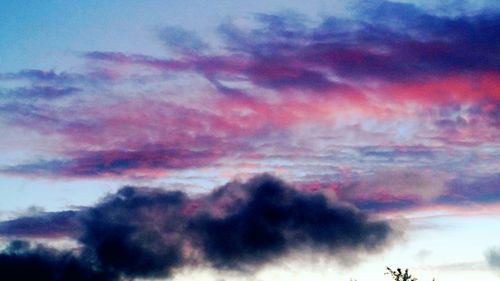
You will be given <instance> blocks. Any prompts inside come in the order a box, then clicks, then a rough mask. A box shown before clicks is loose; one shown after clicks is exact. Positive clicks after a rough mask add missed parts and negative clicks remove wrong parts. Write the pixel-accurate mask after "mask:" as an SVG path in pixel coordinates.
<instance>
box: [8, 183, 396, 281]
mask: <svg viewBox="0 0 500 281" xmlns="http://www.w3.org/2000/svg"><path fill="white" fill-rule="evenodd" d="M58 216H61V217H63V218H66V217H69V218H71V219H72V218H74V217H75V216H76V217H78V223H77V226H74V225H73V224H69V225H73V226H74V228H75V229H76V230H77V231H78V234H77V235H76V237H78V242H79V244H80V247H79V248H78V251H74V252H61V251H55V250H48V249H46V248H43V249H42V250H40V249H41V248H29V247H24V248H22V249H20V250H16V251H12V250H11V248H12V247H10V248H8V249H7V250H5V251H4V252H3V253H2V254H1V256H0V259H3V260H4V261H5V264H9V265H11V266H9V267H4V268H2V269H1V271H0V275H2V276H15V275H17V274H22V272H19V269H20V268H23V267H25V268H30V267H33V268H34V271H33V272H37V270H38V272H40V273H39V274H40V276H45V275H43V274H46V275H47V276H53V274H62V272H63V273H64V272H66V271H69V272H70V273H72V272H73V271H77V272H79V271H81V272H84V274H83V275H82V276H103V277H102V278H105V279H102V280H115V279H119V278H139V277H141V278H154V277H167V276H171V275H172V273H173V270H175V269H176V268H180V267H182V266H185V265H188V264H199V263H208V264H210V265H212V266H215V267H217V268H223V269H233V270H241V269H248V268H255V267H256V266H259V265H262V264H264V263H266V262H269V261H272V260H273V259H276V258H279V257H282V256H285V255H286V254H288V253H290V252H291V251H293V250H296V249H301V248H304V247H312V248H314V249H316V250H318V251H322V252H326V253H329V254H331V255H333V256H337V257H339V258H341V257H342V255H344V254H345V252H344V254H342V250H349V252H350V254H352V253H356V252H367V251H368V252H369V251H371V250H374V249H379V248H381V247H383V246H384V245H386V243H387V242H388V241H389V239H391V238H392V235H391V234H392V232H393V229H392V228H391V227H390V226H389V224H388V223H387V222H382V221H372V220H370V218H369V217H368V216H367V214H365V213H362V212H360V211H359V210H357V209H355V208H354V207H348V206H346V205H342V204H341V203H339V202H331V201H329V200H328V199H327V198H326V197H325V196H324V195H321V194H317V193H316V194H315V193H305V192H301V191H298V190H297V189H294V188H293V187H291V186H289V185H287V184H285V183H283V182H282V181H281V180H279V179H276V178H274V177H272V176H269V175H262V176H258V177H255V178H253V179H251V180H250V181H248V182H246V183H239V182H232V183H229V184H228V185H226V186H223V187H221V188H219V189H216V190H215V191H213V192H211V193H209V194H207V195H205V196H199V197H192V198H190V197H188V196H187V195H186V194H184V193H183V192H179V191H164V190H158V189H148V188H134V187H125V188H122V189H121V190H119V191H118V192H117V193H116V194H113V195H110V196H108V197H107V198H105V199H104V200H103V201H101V203H99V204H97V205H96V206H94V207H91V208H88V209H82V210H80V211H79V212H78V213H77V214H75V213H68V212H62V213H59V214H58V213H46V214H41V215H40V216H38V217H30V218H19V219H17V220H12V221H8V222H4V223H3V224H2V228H3V229H4V230H5V229H7V230H9V229H10V230H11V233H12V232H15V231H14V230H16V231H17V232H16V234H17V235H18V236H19V237H22V236H29V237H35V236H36V235H35V234H38V237H46V236H48V235H46V234H45V232H47V233H54V232H55V230H58V231H59V232H64V231H67V233H66V235H67V236H70V237H75V235H74V232H75V229H69V228H68V222H67V219H54V217H58ZM36 218H38V221H37V220H36ZM23 219H24V220H23ZM58 224H60V225H58ZM29 226H31V227H29ZM23 231H24V232H23ZM4 233H5V232H4ZM6 233H7V234H8V233H9V232H8V231H6ZM55 264H61V267H57V269H55V268H54V266H55ZM35 269H36V270H35ZM54 271H57V272H54ZM68 274H69V273H68ZM19 276H23V275H19ZM58 276H59V275H58ZM61 276H63V275H61ZM65 278H66V277H60V279H49V280H73V279H71V278H69V277H68V278H69V279H68V278H66V279H65ZM82 278H84V277H82ZM96 278H97V277H96ZM75 280H76V279H75ZM82 280H86V279H82ZM95 280H98V279H95Z"/></svg>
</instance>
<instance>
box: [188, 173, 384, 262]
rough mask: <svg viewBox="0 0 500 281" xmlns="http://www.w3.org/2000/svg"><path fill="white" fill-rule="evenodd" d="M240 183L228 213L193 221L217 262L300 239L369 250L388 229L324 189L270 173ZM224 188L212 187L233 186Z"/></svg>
mask: <svg viewBox="0 0 500 281" xmlns="http://www.w3.org/2000/svg"><path fill="white" fill-rule="evenodd" d="M242 188H243V190H244V191H245V192H248V194H247V195H245V196H243V199H240V200H241V202H240V203H239V204H237V205H236V206H233V207H230V208H229V210H228V215H226V216H224V217H214V216H212V215H209V214H202V215H200V216H197V217H195V218H194V219H193V220H192V223H191V227H192V229H194V233H195V236H196V237H199V238H200V239H199V240H198V239H196V240H195V241H200V242H201V247H202V248H203V251H204V253H205V255H206V257H207V260H209V261H210V262H211V263H212V264H214V265H215V266H217V267H222V268H225V267H231V268H234V267H239V266H245V265H248V264H250V265H252V264H261V263H265V262H267V261H269V260H271V259H273V258H276V257H279V256H281V255H283V254H285V253H287V252H288V251H289V250H291V249H295V248H299V247H302V246H304V245H308V246H311V247H314V248H316V249H317V250H325V251H327V252H329V253H332V254H335V253H336V252H337V251H338V250H340V249H343V248H349V249H358V248H359V249H364V250H372V249H374V248H376V247H377V246H379V245H381V244H383V242H385V241H386V240H387V239H388V237H389V235H390V234H391V228H390V227H389V226H388V225H387V224H386V223H383V222H370V221H369V220H368V217H367V216H366V215H365V214H363V213H360V212H359V211H358V210H356V209H354V208H348V207H345V206H336V205H332V204H331V203H330V202H329V201H328V199H327V198H326V197H325V196H324V195H320V194H305V193H301V192H299V191H297V190H295V189H293V188H291V187H289V186H287V185H286V184H285V183H283V182H282V181H280V180H278V179H276V178H273V177H270V176H262V177H259V178H254V179H252V180H251V181H249V182H247V183H246V184H244V185H243V186H242ZM227 189H234V186H229V187H226V188H223V190H220V191H216V192H222V193H229V192H234V191H231V190H227ZM219 196H222V197H224V196H226V195H225V194H221V195H219Z"/></svg>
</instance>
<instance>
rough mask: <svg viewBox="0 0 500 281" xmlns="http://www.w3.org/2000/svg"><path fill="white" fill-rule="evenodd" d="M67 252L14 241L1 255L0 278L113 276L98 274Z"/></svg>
mask: <svg viewBox="0 0 500 281" xmlns="http://www.w3.org/2000/svg"><path fill="white" fill-rule="evenodd" d="M88 262H90V261H87V260H84V259H81V258H79V257H78V256H76V255H75V254H73V253H71V252H69V251H56V250H54V249H50V248H46V247H43V246H40V245H38V246H36V247H31V246H30V245H29V243H27V242H24V241H18V240H16V241H13V242H11V243H10V244H9V245H8V246H7V248H6V249H5V250H4V251H3V252H2V253H0V278H1V279H2V280H19V281H29V280H37V281H112V280H117V278H116V276H113V275H112V274H109V273H105V272H102V271H97V270H95V269H94V268H93V266H92V265H91V264H90V263H88Z"/></svg>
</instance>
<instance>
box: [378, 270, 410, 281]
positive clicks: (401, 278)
mask: <svg viewBox="0 0 500 281" xmlns="http://www.w3.org/2000/svg"><path fill="white" fill-rule="evenodd" d="M385 274H389V275H391V277H392V279H394V281H417V278H415V277H413V276H411V274H409V273H408V269H405V271H404V272H403V270H401V268H398V269H396V270H392V269H391V268H390V267H387V272H386V273H385Z"/></svg>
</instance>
